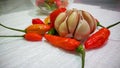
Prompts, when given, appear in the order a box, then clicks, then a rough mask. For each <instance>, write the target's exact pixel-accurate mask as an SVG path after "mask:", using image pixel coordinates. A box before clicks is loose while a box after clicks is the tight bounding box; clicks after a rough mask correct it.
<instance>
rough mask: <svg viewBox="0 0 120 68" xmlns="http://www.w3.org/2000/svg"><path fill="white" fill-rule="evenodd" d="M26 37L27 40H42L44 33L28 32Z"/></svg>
mask: <svg viewBox="0 0 120 68" xmlns="http://www.w3.org/2000/svg"><path fill="white" fill-rule="evenodd" d="M24 38H25V39H26V40H27V41H41V40H42V35H40V34H37V33H26V34H25V35H24Z"/></svg>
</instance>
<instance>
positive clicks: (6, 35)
mask: <svg viewBox="0 0 120 68" xmlns="http://www.w3.org/2000/svg"><path fill="white" fill-rule="evenodd" d="M0 37H24V35H0Z"/></svg>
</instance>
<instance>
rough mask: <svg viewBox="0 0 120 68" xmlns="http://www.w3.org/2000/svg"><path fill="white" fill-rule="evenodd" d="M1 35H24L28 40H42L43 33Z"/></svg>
mask: <svg viewBox="0 0 120 68" xmlns="http://www.w3.org/2000/svg"><path fill="white" fill-rule="evenodd" d="M0 37H24V39H25V40H27V41H41V40H42V35H40V34H37V33H26V34H25V35H10V36H8V35H0Z"/></svg>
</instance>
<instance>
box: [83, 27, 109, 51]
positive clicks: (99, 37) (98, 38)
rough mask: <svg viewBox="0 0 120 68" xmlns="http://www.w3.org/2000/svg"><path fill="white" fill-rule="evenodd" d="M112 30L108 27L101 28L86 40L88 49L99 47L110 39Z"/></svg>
mask: <svg viewBox="0 0 120 68" xmlns="http://www.w3.org/2000/svg"><path fill="white" fill-rule="evenodd" d="M109 35H110V31H109V30H108V29H107V28H101V29H100V30H99V31H98V32H96V33H95V34H93V35H92V36H90V37H89V38H88V39H87V40H86V42H85V48H86V49H93V48H99V47H101V46H103V44H104V43H105V42H106V41H107V40H108V37H109Z"/></svg>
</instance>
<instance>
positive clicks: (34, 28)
mask: <svg viewBox="0 0 120 68" xmlns="http://www.w3.org/2000/svg"><path fill="white" fill-rule="evenodd" d="M0 25H1V26H3V27H5V28H7V29H10V30H15V31H20V32H25V33H38V34H45V32H47V31H48V30H50V26H49V25H45V24H33V25H30V26H28V27H27V28H26V29H25V30H21V29H16V28H11V27H7V26H5V25H3V24H1V23H0Z"/></svg>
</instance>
